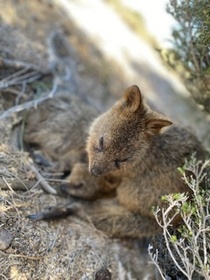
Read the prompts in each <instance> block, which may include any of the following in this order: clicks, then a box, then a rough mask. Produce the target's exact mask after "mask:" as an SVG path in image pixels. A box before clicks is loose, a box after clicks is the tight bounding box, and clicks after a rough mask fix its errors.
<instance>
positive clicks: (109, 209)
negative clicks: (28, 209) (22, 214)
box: [28, 199, 159, 238]
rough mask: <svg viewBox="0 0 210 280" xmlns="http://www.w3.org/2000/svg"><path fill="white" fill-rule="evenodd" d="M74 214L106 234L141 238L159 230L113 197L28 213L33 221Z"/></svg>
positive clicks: (154, 222)
mask: <svg viewBox="0 0 210 280" xmlns="http://www.w3.org/2000/svg"><path fill="white" fill-rule="evenodd" d="M69 215H76V216H79V217H81V218H85V219H86V220H91V222H92V223H93V224H94V225H95V227H96V228H97V229H99V230H101V231H103V232H105V233H106V234H107V235H108V236H113V237H119V238H120V237H122V238H123V237H131V238H142V237H149V236H151V235H153V234H155V233H156V232H158V230H159V226H158V224H157V223H156V221H155V220H153V219H150V218H146V217H142V216H140V215H139V214H136V213H133V212H130V211H128V210H127V209H126V208H124V207H123V206H121V205H119V204H118V203H117V202H116V200H115V199H103V200H102V199H100V200H96V201H92V202H87V201H84V202H80V203H79V202H73V203H69V204H67V205H64V206H59V207H54V208H52V209H51V210H49V211H45V212H40V213H36V214H32V215H29V216H28V218H30V219H31V220H34V221H38V220H53V219H58V218H64V217H66V216H69Z"/></svg>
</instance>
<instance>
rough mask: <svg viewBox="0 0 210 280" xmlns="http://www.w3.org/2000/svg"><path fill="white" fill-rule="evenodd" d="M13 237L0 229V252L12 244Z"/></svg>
mask: <svg viewBox="0 0 210 280" xmlns="http://www.w3.org/2000/svg"><path fill="white" fill-rule="evenodd" d="M12 240H13V235H12V234H11V232H9V231H8V230H5V229H3V228H0V250H2V251H3V250H6V249H7V248H8V247H9V246H10V244H11V243H12Z"/></svg>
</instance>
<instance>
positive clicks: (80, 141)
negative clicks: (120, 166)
mask: <svg viewBox="0 0 210 280" xmlns="http://www.w3.org/2000/svg"><path fill="white" fill-rule="evenodd" d="M98 114H99V113H98V111H97V110H96V109H94V108H93V107H92V106H89V105H88V104H85V103H83V102H82V100H80V99H79V98H76V97H74V96H71V95H69V94H67V93H65V92H64V93H60V94H59V96H58V97H55V98H53V99H49V100H47V101H45V102H43V103H41V104H40V105H39V106H38V108H35V109H33V110H30V111H29V113H28V115H27V117H26V123H25V131H24V142H25V143H26V144H27V145H29V146H32V145H35V146H38V148H39V149H40V150H41V152H42V153H43V154H44V155H46V156H47V158H50V159H51V160H52V161H53V162H57V165H56V167H55V170H56V171H58V169H59V171H66V170H70V169H71V167H72V166H73V165H74V164H75V163H76V162H84V161H87V159H86V152H85V144H86V143H85V139H86V138H87V134H88V128H89V125H90V123H91V121H92V120H93V119H94V118H95V117H96V116H97V115H98Z"/></svg>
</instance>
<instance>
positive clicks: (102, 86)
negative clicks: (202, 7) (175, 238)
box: [0, 0, 210, 280]
mask: <svg viewBox="0 0 210 280" xmlns="http://www.w3.org/2000/svg"><path fill="white" fill-rule="evenodd" d="M84 2H85V1H47V0H43V1H41V0H40V1H35V0H34V1H24V0H18V1H16V0H9V1H3V0H0V98H1V99H0V100H1V102H0V113H1V115H0V132H1V133H0V143H1V144H0V267H1V271H0V279H37V280H38V279H44V280H45V279H46V280H47V279H53V280H54V279H75V280H79V279H84V280H86V279H87V280H89V279H90V280H91V279H98V280H100V279H101V280H102V279H119V280H121V279H123V280H124V279H128V280H130V279H136V280H143V279H154V280H155V279H158V275H157V271H156V269H155V268H154V266H153V264H152V263H151V262H150V260H149V258H148V257H147V253H146V250H145V246H144V245H145V242H144V241H137V240H117V239H110V238H108V237H107V236H105V235H104V234H103V233H102V232H99V231H97V230H96V229H95V228H94V226H93V225H92V224H91V223H89V222H87V221H86V220H82V219H78V218H76V217H68V218H66V219H62V220H58V221H51V222H45V221H41V222H32V221H30V220H29V219H28V218H27V215H29V214H31V213H35V212H39V211H41V210H43V209H48V207H49V206H55V205H59V204H65V203H67V202H68V198H63V197H59V196H56V195H53V194H49V193H47V192H46V191H45V190H43V189H45V188H44V187H43V185H42V184H41V180H42V179H41V178H40V177H39V173H38V172H37V170H38V169H37V166H35V165H34V164H33V163H32V162H31V161H30V160H29V156H28V153H27V152H26V151H24V150H23V148H24V143H23V134H24V125H21V124H22V123H24V122H22V120H23V119H24V114H25V112H30V111H29V110H30V108H32V107H33V108H34V107H35V106H37V105H38V103H41V102H43V100H45V99H48V98H53V97H54V96H56V94H58V93H59V92H60V91H61V90H62V91H63V90H64V91H67V92H68V93H69V94H72V95H76V96H79V97H80V98H81V102H85V103H89V104H92V106H95V107H97V109H98V110H99V111H104V110H105V109H106V108H108V107H109V106H110V105H111V104H113V102H114V100H116V98H118V97H119V96H120V95H121V93H122V91H123V90H124V89H125V88H126V87H127V86H130V85H131V84H132V83H136V84H139V85H140V86H141V87H142V89H143V92H146V93H147V94H146V98H148V100H149V102H150V103H152V104H153V106H155V107H156V108H157V109H158V110H162V111H163V112H164V113H166V114H168V115H169V116H170V117H171V118H173V119H174V120H175V121H180V122H182V123H183V124H187V125H193V126H194V129H196V130H197V132H198V136H199V137H200V138H201V139H202V140H203V141H204V144H205V145H206V146H208V143H210V139H209V137H207V136H208V135H210V134H208V133H209V118H208V116H207V115H206V114H205V113H203V112H202V111H201V110H200V108H198V106H196V105H195V104H194V103H193V102H192V101H191V100H190V98H189V96H188V95H187V94H184V95H183V94H180V88H181V91H182V92H183V88H182V86H181V85H180V87H177V86H175V84H177V83H178V80H177V79H176V78H174V77H173V75H172V78H171V79H168V73H167V71H166V70H164V69H163V68H162V66H160V64H158V63H159V62H158V59H157V57H156V55H154V52H152V50H151V49H150V48H149V47H148V46H147V45H145V43H144V42H143V41H141V39H139V38H137V37H135V34H133V32H130V35H129V36H130V37H129V38H130V39H129V40H128V41H127V42H129V44H130V45H131V47H133V52H132V53H133V57H131V53H130V52H131V50H129V49H128V47H127V46H123V47H122V48H118V51H116V52H114V53H111V52H110V51H109V53H107V50H108V49H109V47H110V45H113V46H115V42H114V40H113V38H115V36H116V35H113V34H112V37H111V38H110V37H107V38H105V37H103V42H102V41H101V39H100V40H99V39H97V38H96V34H95V35H94V34H93V31H91V30H90V27H91V26H92V24H93V23H91V21H90V18H91V15H90V7H92V13H93V14H95V13H96V10H95V8H96V7H97V6H98V8H99V9H102V10H103V13H102V14H103V15H104V16H105V17H108V16H109V15H112V16H113V17H114V18H113V20H114V19H116V20H117V22H118V21H119V22H120V24H119V25H116V26H117V27H118V31H119V30H121V32H118V33H119V34H124V35H125V30H124V29H121V28H126V32H128V30H127V27H125V24H124V23H123V22H121V21H120V19H119V17H118V16H117V15H116V14H114V13H113V10H112V8H110V7H109V6H107V4H105V3H104V2H103V1H98V4H96V3H95V4H94V2H97V1H93V2H92V5H89V6H88V5H87V4H85V3H84ZM89 4H90V3H89ZM104 5H105V6H104ZM79 7H80V9H79ZM84 7H86V15H89V19H88V20H89V21H88V22H86V21H85V17H84V15H83V14H82V12H83V13H84ZM93 14H92V17H93ZM100 20H102V17H98V26H100ZM114 26H115V24H113V26H112V27H114ZM88 28H89V29H88ZM109 30H110V29H109ZM99 31H100V30H99ZM91 32H92V33H91ZM108 33H109V32H108ZM101 34H106V32H105V30H104V32H101ZM134 38H135V40H134ZM105 40H107V41H105ZM133 40H134V43H135V44H134V45H135V48H138V49H139V48H140V46H141V50H142V51H143V53H144V54H145V52H146V51H147V53H146V54H147V55H143V54H142V53H140V52H139V53H136V52H135V51H134V45H133V43H132V44H131V42H133ZM110 41H111V43H110ZM102 46H103V47H102ZM139 50H140V49H139ZM121 51H122V53H121ZM140 56H141V59H142V60H141V59H140ZM125 57H127V60H125ZM143 58H144V59H143ZM155 65H156V66H155ZM164 71H165V72H164ZM198 124H199V125H198ZM49 137H50V136H49ZM59 183H60V181H59V180H56V178H55V179H54V180H53V181H50V185H51V186H53V187H54V186H57V185H59ZM107 270H108V271H107ZM110 275H111V276H110Z"/></svg>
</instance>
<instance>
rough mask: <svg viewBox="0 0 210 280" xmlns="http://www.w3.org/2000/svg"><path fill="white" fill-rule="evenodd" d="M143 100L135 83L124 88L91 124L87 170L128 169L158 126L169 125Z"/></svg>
mask: <svg viewBox="0 0 210 280" xmlns="http://www.w3.org/2000/svg"><path fill="white" fill-rule="evenodd" d="M171 124H172V122H171V121H169V120H167V119H166V118H165V117H164V116H163V115H160V114H158V113H156V112H153V111H152V110H151V109H150V108H149V107H148V106H147V105H146V104H145V103H144V101H143V97H142V95H141V92H140V90H139V88H138V87H137V86H135V85H134V86H132V87H130V88H128V89H127V90H126V91H125V93H124V95H123V98H122V99H120V100H119V101H118V102H117V103H116V104H115V105H114V106H113V107H112V108H111V109H110V110H108V111H107V112H105V113H104V114H102V115H101V116H99V117H98V118H97V119H95V121H94V122H93V123H92V125H91V127H90V131H89V137H88V140H87V153H88V158H89V171H90V172H91V173H92V174H93V175H95V176H100V175H102V174H106V173H108V172H113V171H116V170H119V169H122V170H123V169H126V170H127V169H128V168H129V167H132V166H134V165H135V164H136V163H137V162H140V161H141V159H142V158H143V157H144V155H145V153H146V152H147V150H148V148H149V146H150V143H151V139H152V138H153V137H154V136H155V135H157V134H158V133H159V132H160V130H161V128H163V127H165V126H169V125H171Z"/></svg>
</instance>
